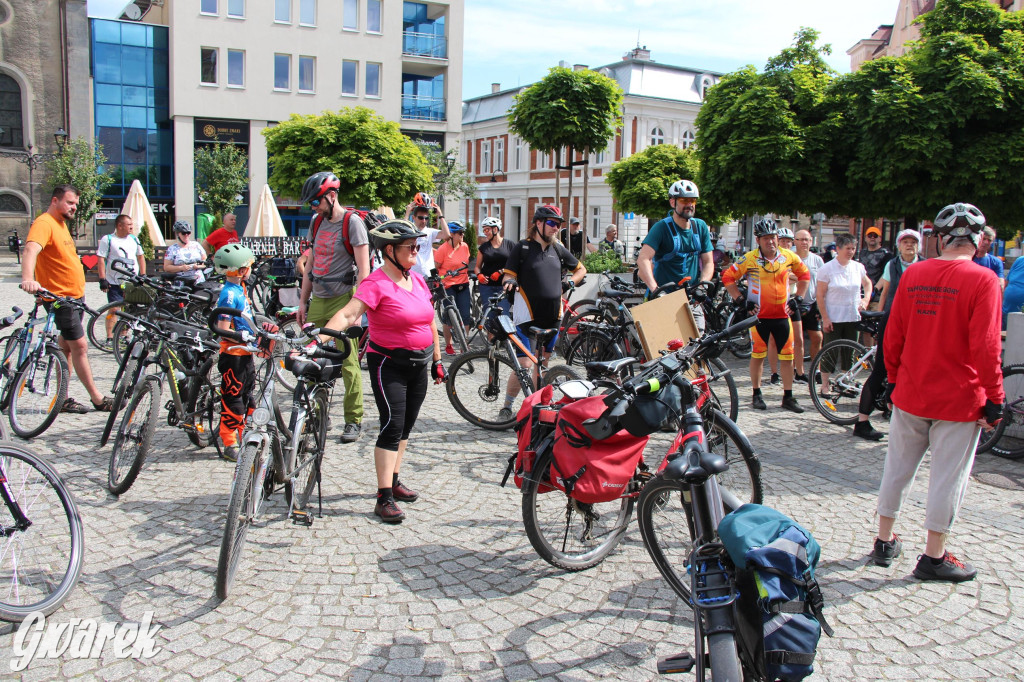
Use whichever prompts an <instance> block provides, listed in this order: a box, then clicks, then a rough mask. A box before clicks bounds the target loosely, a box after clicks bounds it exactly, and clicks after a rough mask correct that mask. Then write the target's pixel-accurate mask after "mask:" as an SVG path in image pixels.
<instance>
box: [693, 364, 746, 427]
mask: <svg viewBox="0 0 1024 682" xmlns="http://www.w3.org/2000/svg"><path fill="white" fill-rule="evenodd" d="M699 367H700V371H702V372H704V374H706V375H707V377H708V389H709V390H710V391H711V395H712V396H714V399H715V401H716V402H717V403H718V405H719V406H720V408H721V410H722V412H724V413H725V414H727V415H729V419H731V420H733V421H736V419H737V417H739V414H740V398H739V393H738V392H737V390H736V379H735V378H733V376H732V370H730V369H729V368H728V367H726V365H725V363H724V362H722V359H721V358H712V359H710V360H704V361H702V362H701V363H700V365H699Z"/></svg>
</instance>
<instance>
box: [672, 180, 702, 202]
mask: <svg viewBox="0 0 1024 682" xmlns="http://www.w3.org/2000/svg"><path fill="white" fill-rule="evenodd" d="M668 197H669V199H678V198H679V197H692V198H694V199H699V198H700V190H698V189H697V185H696V184H694V182H693V181H692V180H676V181H675V182H673V183H672V186H671V187H669V188H668Z"/></svg>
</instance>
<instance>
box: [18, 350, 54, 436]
mask: <svg viewBox="0 0 1024 682" xmlns="http://www.w3.org/2000/svg"><path fill="white" fill-rule="evenodd" d="M67 397H68V361H67V360H66V359H65V358H64V353H62V352H61V351H60V350H58V349H57V348H55V347H53V346H44V347H43V348H42V349H40V350H39V351H38V352H36V353H33V354H31V355H29V356H28V359H27V360H26V361H25V362H23V363H22V364H21V367H19V368H18V373H17V374H15V375H14V383H13V386H12V388H11V401H10V403H9V404H8V405H7V416H8V417H10V419H11V430H12V431H14V433H15V434H16V435H18V436H19V437H21V438H35V437H36V436H38V435H39V434H41V433H42V432H43V431H45V430H46V429H48V428H50V424H52V423H53V420H54V419H56V418H57V415H58V414H60V410H61V408H62V407H64V401H65V400H67Z"/></svg>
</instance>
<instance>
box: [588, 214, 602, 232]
mask: <svg viewBox="0 0 1024 682" xmlns="http://www.w3.org/2000/svg"><path fill="white" fill-rule="evenodd" d="M590 215H591V219H590V235H591V236H592V237H599V236H601V207H600V206H591V207H590Z"/></svg>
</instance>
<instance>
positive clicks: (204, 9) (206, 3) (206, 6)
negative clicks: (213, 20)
mask: <svg viewBox="0 0 1024 682" xmlns="http://www.w3.org/2000/svg"><path fill="white" fill-rule="evenodd" d="M199 12H200V13H201V14H214V15H215V14H217V0H200V2H199Z"/></svg>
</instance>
